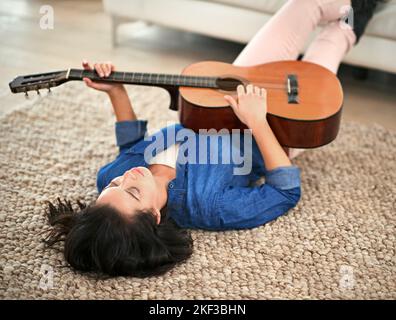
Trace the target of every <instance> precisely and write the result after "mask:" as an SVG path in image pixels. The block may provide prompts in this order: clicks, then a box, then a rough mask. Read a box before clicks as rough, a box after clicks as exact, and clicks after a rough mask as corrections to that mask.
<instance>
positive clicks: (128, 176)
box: [122, 171, 136, 185]
mask: <svg viewBox="0 0 396 320" xmlns="http://www.w3.org/2000/svg"><path fill="white" fill-rule="evenodd" d="M122 178H123V179H122V180H123V181H122V183H123V184H127V185H128V184H129V183H130V182H133V181H135V180H136V176H135V174H134V173H132V172H130V171H125V173H124V174H123V177H122Z"/></svg>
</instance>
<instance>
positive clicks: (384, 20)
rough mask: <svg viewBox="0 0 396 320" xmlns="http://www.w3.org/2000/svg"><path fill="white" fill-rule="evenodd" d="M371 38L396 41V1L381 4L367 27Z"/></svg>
mask: <svg viewBox="0 0 396 320" xmlns="http://www.w3.org/2000/svg"><path fill="white" fill-rule="evenodd" d="M366 33H367V34H368V35H371V36H376V37H382V38H388V39H391V40H396V0H391V1H388V2H387V3H381V4H379V5H378V8H377V10H376V12H375V15H374V16H373V18H372V19H371V21H370V23H369V24H368V26H367V30H366Z"/></svg>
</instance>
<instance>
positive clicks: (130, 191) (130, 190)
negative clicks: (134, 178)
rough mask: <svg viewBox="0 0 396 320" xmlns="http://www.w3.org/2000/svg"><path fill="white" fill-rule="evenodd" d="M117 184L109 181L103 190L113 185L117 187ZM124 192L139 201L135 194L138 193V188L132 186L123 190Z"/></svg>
mask: <svg viewBox="0 0 396 320" xmlns="http://www.w3.org/2000/svg"><path fill="white" fill-rule="evenodd" d="M118 186H119V185H118V184H116V183H115V182H110V183H109V185H108V186H107V187H105V188H104V189H103V190H106V189H109V188H114V187H118ZM125 192H126V193H128V194H129V195H130V196H132V197H133V198H134V199H136V200H137V201H140V199H139V197H138V196H137V195H136V194H138V195H139V194H140V192H139V190H138V188H135V187H132V188H129V189H128V190H127V191H125Z"/></svg>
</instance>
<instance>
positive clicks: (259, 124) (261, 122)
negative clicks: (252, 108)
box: [247, 118, 269, 134]
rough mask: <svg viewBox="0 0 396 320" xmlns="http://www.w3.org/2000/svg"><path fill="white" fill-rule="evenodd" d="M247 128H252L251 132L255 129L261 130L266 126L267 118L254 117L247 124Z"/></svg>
mask: <svg viewBox="0 0 396 320" xmlns="http://www.w3.org/2000/svg"><path fill="white" fill-rule="evenodd" d="M247 126H248V128H249V129H251V130H252V132H253V134H254V132H255V131H261V130H262V129H263V128H264V127H268V126H269V124H268V121H267V118H264V119H254V120H253V121H252V122H250V123H248V124H247Z"/></svg>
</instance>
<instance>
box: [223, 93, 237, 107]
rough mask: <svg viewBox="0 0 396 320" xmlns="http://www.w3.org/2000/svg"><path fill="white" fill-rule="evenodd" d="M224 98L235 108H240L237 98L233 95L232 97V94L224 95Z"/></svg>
mask: <svg viewBox="0 0 396 320" xmlns="http://www.w3.org/2000/svg"><path fill="white" fill-rule="evenodd" d="M224 99H226V100H227V102H228V103H229V104H230V106H231V107H232V108H233V109H235V110H237V109H238V102H236V100H235V99H234V98H233V97H231V96H224Z"/></svg>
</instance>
